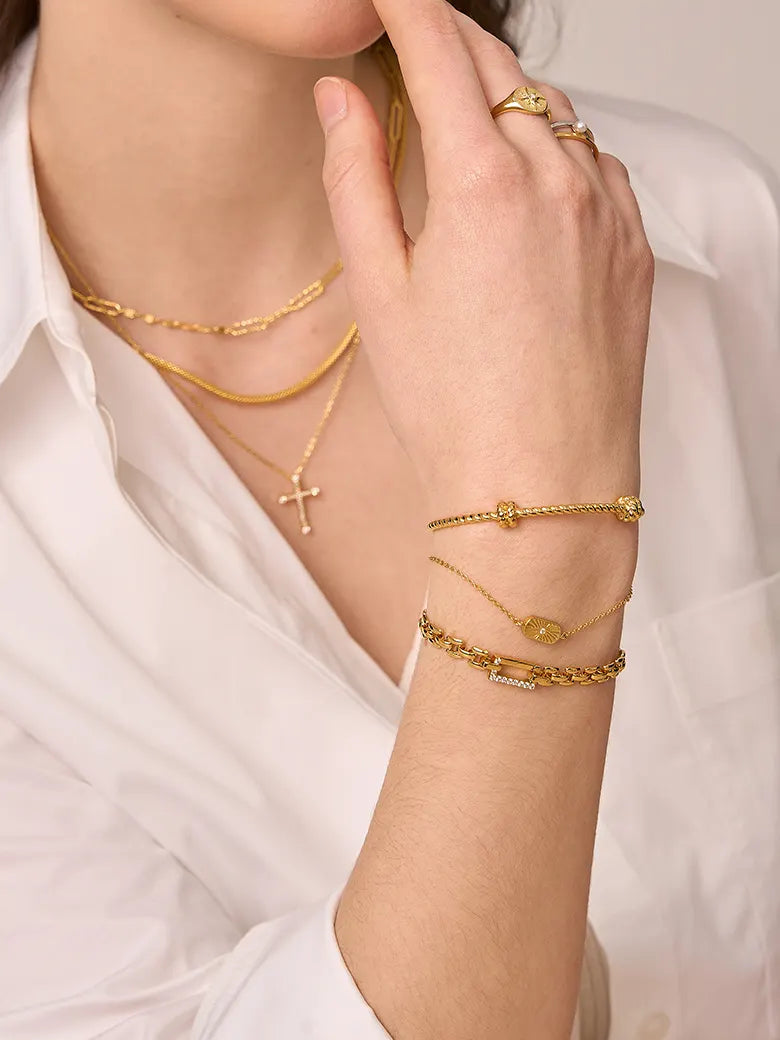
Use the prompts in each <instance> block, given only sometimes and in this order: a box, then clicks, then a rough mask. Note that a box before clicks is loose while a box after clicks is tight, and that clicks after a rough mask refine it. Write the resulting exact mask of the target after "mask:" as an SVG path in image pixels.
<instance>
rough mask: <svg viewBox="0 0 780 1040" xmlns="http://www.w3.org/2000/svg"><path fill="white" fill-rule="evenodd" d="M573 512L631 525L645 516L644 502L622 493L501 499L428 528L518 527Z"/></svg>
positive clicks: (433, 521) (434, 521)
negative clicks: (595, 497)
mask: <svg viewBox="0 0 780 1040" xmlns="http://www.w3.org/2000/svg"><path fill="white" fill-rule="evenodd" d="M572 513H613V514H614V515H615V517H616V518H617V519H618V520H622V521H623V522H624V523H627V524H631V523H635V522H636V521H637V520H639V518H640V517H642V516H644V515H645V509H644V506H643V505H642V503H641V501H640V500H639V499H638V498H637V497H636V496H635V495H622V496H621V497H620V498H618V499H617V500H616V501H615V502H580V503H574V504H573V505H562V506H526V507H520V506H518V504H517V503H516V502H499V503H498V505H497V506H496V508H495V509H494V510H493V511H492V512H489V513H463V514H462V515H460V516H447V517H444V518H443V519H441V520H431V522H430V523H429V524H428V529H429V530H431V531H441V530H443V529H444V528H445V527H462V526H463V525H464V524H482V523H487V522H489V521H493V522H494V523H497V524H498V526H499V527H507V528H508V527H517V522H518V520H522V519H523V518H524V517H529V516H560V515H562V514H572Z"/></svg>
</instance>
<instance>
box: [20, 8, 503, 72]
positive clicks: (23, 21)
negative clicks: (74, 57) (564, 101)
mask: <svg viewBox="0 0 780 1040" xmlns="http://www.w3.org/2000/svg"><path fill="white" fill-rule="evenodd" d="M511 5H512V0H453V6H454V7H457V8H458V10H459V11H463V12H465V13H466V14H468V15H470V16H471V17H472V18H473V19H474V20H475V21H476V22H479V24H480V25H481V26H482V27H483V28H485V29H487V30H488V32H491V33H493V35H494V36H498V38H499V39H503V40H506V42H509V41H508V40H507V39H506V36H505V32H506V20H507V16H508V14H509V9H510V7H511ZM39 14H40V0H0V72H2V70H3V69H4V68H5V66H6V64H7V63H8V61H9V59H10V58H11V56H12V55H13V53H14V51H15V50H16V48H17V47H18V46H19V44H20V43H21V42H22V40H23V39H24V38H25V36H26V35H27V34H28V33H29V32H30V30H31V29H34V28H35V26H36V25H37V24H38V17H39Z"/></svg>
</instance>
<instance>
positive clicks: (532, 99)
mask: <svg viewBox="0 0 780 1040" xmlns="http://www.w3.org/2000/svg"><path fill="white" fill-rule="evenodd" d="M504 112H524V113H525V114H526V115H528V116H547V118H548V119H551V118H552V116H551V114H550V103H549V101H548V100H547V98H546V97H545V96H544V94H540V93H539V91H538V90H537V89H536V88H535V87H518V88H517V90H513V91H512V93H511V94H510V95H509V97H506V98H504V100H503V101H499V103H498V104H497V105H495V106H494V107H493V108H491V110H490V114H491V115H492V116H493V118H494V119H495V118H496V117H497V116H500V115H501V114H502V113H504Z"/></svg>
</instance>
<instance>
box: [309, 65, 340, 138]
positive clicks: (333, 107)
mask: <svg viewBox="0 0 780 1040" xmlns="http://www.w3.org/2000/svg"><path fill="white" fill-rule="evenodd" d="M314 103H315V104H316V106H317V115H318V116H319V118H320V124H321V125H322V129H323V130H324V131H325V133H326V134H327V133H330V131H331V130H332V129H333V127H334V126H335V125H336V123H338V122H339V120H341V119H343V118H344V116H345V115H346V114H347V92H346V90H345V89H344V84H343V83H342V82H341V80H340V79H333V78H332V77H330V76H325V77H324V78H323V79H320V80H317V82H316V83H315V85H314Z"/></svg>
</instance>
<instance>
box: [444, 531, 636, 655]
mask: <svg viewBox="0 0 780 1040" xmlns="http://www.w3.org/2000/svg"><path fill="white" fill-rule="evenodd" d="M526 524H527V527H526V529H525V530H524V531H523V532H522V533H520V528H519V527H518V528H516V529H513V530H502V529H501V528H499V527H498V525H497V524H480V525H475V526H473V527H464V528H460V529H450V530H446V531H441V532H437V533H436V535H434V536H433V538H432V540H431V553H432V555H435V556H437V557H439V558H440V559H442V560H445V561H446V562H447V563H449V564H452V565H454V566H455V567H457V568H458V569H459V570H461V571H462V572H463V573H464V574H466V575H468V577H470V578H471V579H473V580H474V581H476V582H477V583H478V584H480V585H482V586H483V587H484V588H485V589H486V590H487V591H489V593H490V594H491V595H492V596H493V597H495V599H497V600H498V601H499V602H500V603H501V604H502V605H504V606H505V607H506V608H508V610H509V611H510V612H511V613H513V614H514V615H516V616H517V617H518V618H523V617H528V616H536V617H541V618H544V619H549V620H552V621H555V622H556V623H557V624H559V625H560V627H561V629H563V630H564V631H566V630H568V629H570V628H573V627H575V626H578V625H580V624H581V623H582V622H584V621H586V620H588V619H590V618H593V617H595V616H596V615H598V614H600V613H601V612H602V611H605V610H607V609H608V608H610V607H612V606H614V605H616V604H618V603H619V602H620V601H621V600H623V599H624V598H625V596H626V595H627V594H628V592H629V589H630V588H631V585H632V581H633V576H634V571H635V568H636V559H637V548H638V537H637V525H636V524H631V525H628V524H622V523H620V522H619V521H616V520H615V519H614V517H612V516H609V515H608V516H560V517H558V516H556V517H543V518H541V517H540V518H533V519H529V520H528V521H526ZM428 613H429V616H430V617H431V619H432V620H433V621H434V622H435V623H436V624H437V625H440V626H442V627H448V630H449V631H451V632H453V631H454V632H455V633H456V634H457V635H459V636H462V637H464V638H465V639H467V640H468V641H470V642H474V643H477V644H478V645H479V646H482V647H487V648H488V649H490V650H491V651H494V652H496V653H502V654H506V655H510V656H516V657H520V658H523V659H528V660H534V661H537V662H538V663H540V664H573V663H578V664H595V663H598V661H599V660H601V658H603V659H604V660H607V659H608V658H610V657H612V656H614V653H615V651H616V650H617V647H618V645H619V642H620V635H621V631H622V617H623V608H619V609H618V610H616V611H615V612H614V613H613V614H611V615H610V616H609V617H607V618H604V619H603V620H601V621H599V622H597V623H596V624H594V625H593V626H591V627H588V628H585V629H583V630H582V631H581V632H578V633H576V635H572V636H571V638H570V639H569V638H566V639H561V640H560V641H559V642H556V643H554V644H552V645H547V644H545V643H539V642H536V641H534V640H532V639H529V638H527V637H526V635H524V633H523V631H522V630H521V628H520V627H519V626H517V625H515V624H513V622H512V621H511V620H510V618H509V617H507V616H506V615H505V614H504V613H502V611H501V609H500V608H498V607H496V606H495V604H493V603H491V602H489V600H488V599H487V598H486V597H485V596H484V595H482V594H481V593H480V592H479V591H477V590H476V589H475V588H474V587H473V586H471V585H470V584H469V583H468V582H467V581H465V580H464V579H463V578H462V577H461V576H459V575H457V574H455V573H453V572H451V571H449V570H447V569H445V568H443V567H441V566H440V565H438V564H434V563H431V573H430V582H429V594H428ZM590 658H593V660H590Z"/></svg>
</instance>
